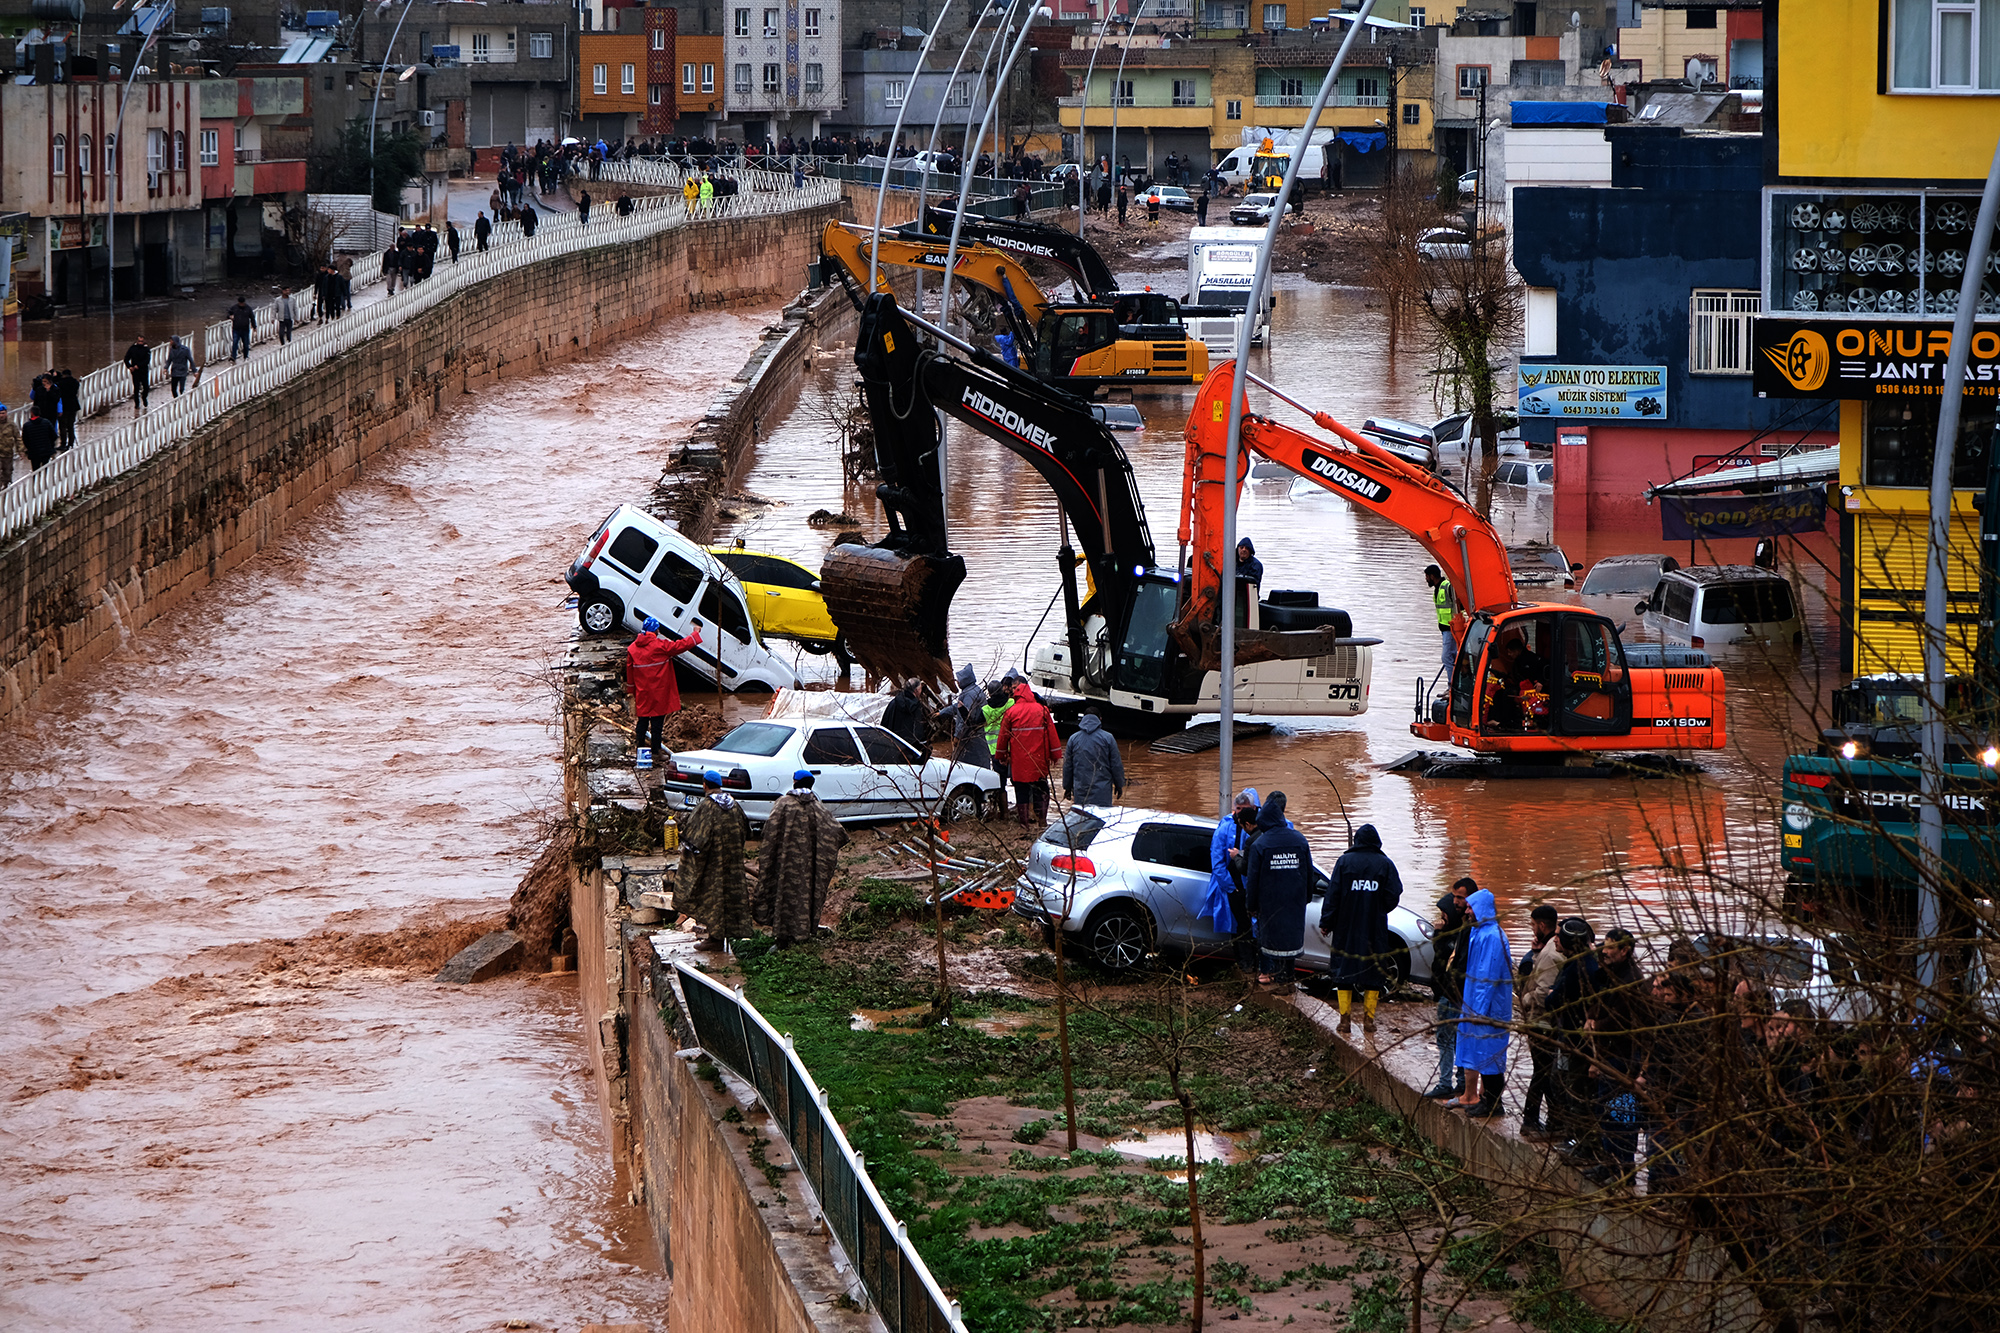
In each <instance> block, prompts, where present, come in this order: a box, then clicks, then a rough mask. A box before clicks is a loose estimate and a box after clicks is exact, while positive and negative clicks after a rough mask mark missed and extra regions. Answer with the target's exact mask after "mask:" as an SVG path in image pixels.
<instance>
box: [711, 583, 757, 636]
mask: <svg viewBox="0 0 2000 1333" xmlns="http://www.w3.org/2000/svg"><path fill="white" fill-rule="evenodd" d="M701 616H702V619H704V620H706V621H707V622H708V623H709V624H711V625H713V626H715V627H716V628H717V629H719V630H721V631H722V632H723V633H725V634H727V635H729V636H730V637H731V638H734V639H737V640H739V641H741V642H745V643H747V642H749V640H750V612H749V610H748V609H747V608H745V607H744V605H743V599H742V598H741V597H738V596H737V595H736V594H735V593H733V592H731V591H729V590H728V589H727V588H725V587H724V586H723V585H722V584H720V583H710V584H709V585H708V587H706V588H705V589H703V590H702V594H701ZM717 646H718V648H720V647H721V645H717Z"/></svg>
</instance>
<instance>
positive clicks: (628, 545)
mask: <svg viewBox="0 0 2000 1333" xmlns="http://www.w3.org/2000/svg"><path fill="white" fill-rule="evenodd" d="M659 549H660V544H659V543H658V542H656V541H654V540H653V539H652V538H651V537H649V536H647V535H646V534H645V533H643V532H641V531H640V530H639V529H637V528H626V529H625V530H624V531H623V532H620V533H619V534H618V535H617V536H616V537H615V538H613V539H612V542H611V549H610V550H608V551H606V552H605V553H604V555H605V558H606V559H608V560H609V561H611V563H612V564H614V565H623V566H624V567H625V568H626V569H629V570H631V571H632V572H633V573H634V574H639V573H642V572H643V571H644V570H645V568H646V566H647V565H649V564H651V563H652V561H653V554H654V552H656V551H658V550H659Z"/></svg>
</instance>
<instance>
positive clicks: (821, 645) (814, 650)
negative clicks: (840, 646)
mask: <svg viewBox="0 0 2000 1333" xmlns="http://www.w3.org/2000/svg"><path fill="white" fill-rule="evenodd" d="M799 647H801V648H803V649H805V650H806V651H807V652H809V653H811V654H812V655H813V656H814V657H825V656H826V655H827V654H828V653H830V652H832V651H833V645H832V644H830V643H828V642H826V641H825V640H824V639H802V640H800V641H799Z"/></svg>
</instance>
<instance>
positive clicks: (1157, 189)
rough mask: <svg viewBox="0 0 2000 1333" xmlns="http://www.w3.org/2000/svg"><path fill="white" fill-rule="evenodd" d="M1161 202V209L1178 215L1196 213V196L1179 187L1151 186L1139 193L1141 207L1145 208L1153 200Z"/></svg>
mask: <svg viewBox="0 0 2000 1333" xmlns="http://www.w3.org/2000/svg"><path fill="white" fill-rule="evenodd" d="M1155 199H1157V200H1159V201H1160V207H1161V208H1170V209H1172V210H1174V211H1175V212H1176V213H1192V212H1194V196H1193V195H1191V194H1189V193H1188V192H1187V191H1186V190H1183V189H1182V188H1181V187H1180V186H1178V185H1149V186H1147V187H1146V188H1145V189H1143V190H1141V191H1140V192H1139V207H1141V208H1144V207H1145V206H1146V205H1147V204H1148V203H1150V202H1151V201H1153V200H1155Z"/></svg>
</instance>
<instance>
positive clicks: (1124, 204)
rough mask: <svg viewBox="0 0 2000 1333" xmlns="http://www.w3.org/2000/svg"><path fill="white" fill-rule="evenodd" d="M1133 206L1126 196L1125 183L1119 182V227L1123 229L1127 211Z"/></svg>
mask: <svg viewBox="0 0 2000 1333" xmlns="http://www.w3.org/2000/svg"><path fill="white" fill-rule="evenodd" d="M1131 206H1132V201H1131V200H1130V199H1128V198H1127V197H1126V194H1125V182H1123V181H1120V182H1118V225H1119V226H1121V227H1122V226H1124V225H1125V210H1126V209H1127V208H1130V207H1131Z"/></svg>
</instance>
